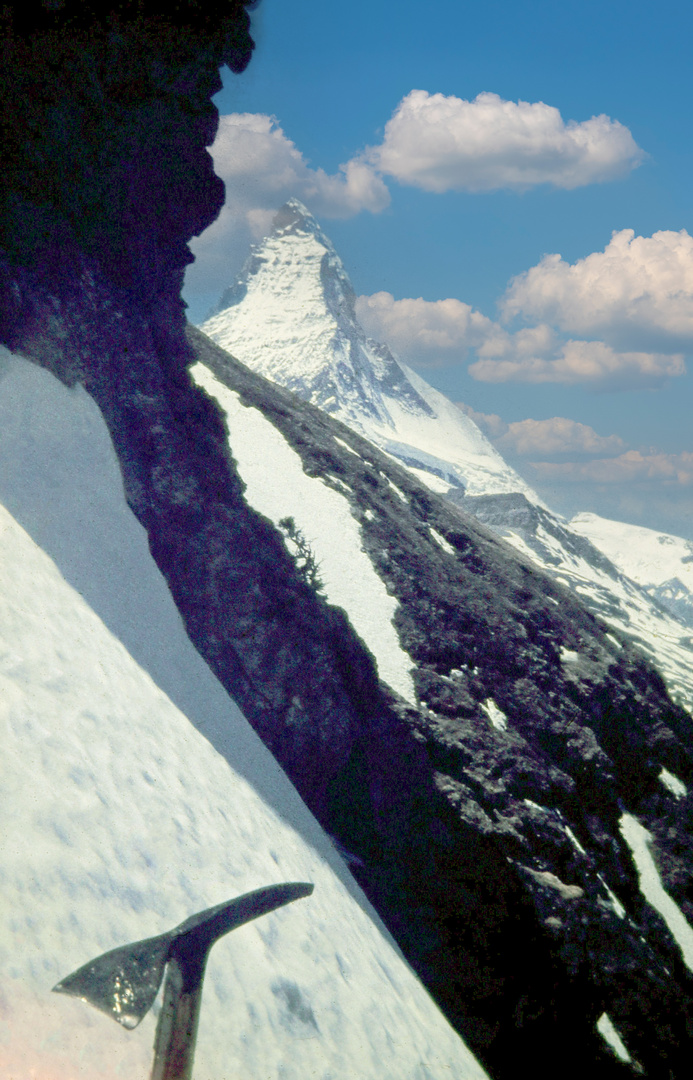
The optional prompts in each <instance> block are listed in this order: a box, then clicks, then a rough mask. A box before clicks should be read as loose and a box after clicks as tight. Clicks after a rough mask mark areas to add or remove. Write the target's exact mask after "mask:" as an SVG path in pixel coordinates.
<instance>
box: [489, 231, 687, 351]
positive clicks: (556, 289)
mask: <svg viewBox="0 0 693 1080" xmlns="http://www.w3.org/2000/svg"><path fill="white" fill-rule="evenodd" d="M503 310H504V313H505V315H506V316H508V317H511V316H514V315H521V316H523V317H524V318H526V319H543V320H546V321H548V322H550V323H552V324H553V325H555V326H558V327H560V329H561V330H564V331H566V332H568V333H571V334H581V335H583V334H584V335H587V336H590V337H592V336H595V337H596V336H599V337H600V338H602V339H603V340H604V341H606V342H607V343H609V344H611V345H613V346H614V347H615V348H622V349H633V348H636V349H644V350H647V351H659V352H686V351H689V350H690V349H691V348H693V237H692V236H690V235H689V234H688V233H687V232H686V230H685V229H681V231H680V232H672V231H662V232H656V233H654V234H653V235H652V236H636V235H635V233H634V231H633V229H623V230H621V231H620V232H614V233H613V235H612V237H611V241H610V242H609V244H607V246H606V247H605V249H604V251H596V252H593V253H592V254H591V255H588V256H587V257H586V258H584V259H579V260H578V261H577V262H575V263H573V264H571V263H567V262H565V261H564V260H563V259H562V258H561V256H560V255H545V256H544V258H543V259H542V260H541V262H540V263H538V265H536V266H533V267H532V268H531V269H529V270H527V271H525V273H523V274H520V275H519V277H516V278H514V279H513V281H512V282H511V283H510V286H509V288H508V291H507V293H506V296H505V299H504V303H503Z"/></svg>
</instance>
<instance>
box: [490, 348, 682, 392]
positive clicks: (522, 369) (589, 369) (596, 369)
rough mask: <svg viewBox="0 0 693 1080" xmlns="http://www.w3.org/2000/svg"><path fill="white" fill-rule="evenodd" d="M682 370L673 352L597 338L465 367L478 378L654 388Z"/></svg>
mask: <svg viewBox="0 0 693 1080" xmlns="http://www.w3.org/2000/svg"><path fill="white" fill-rule="evenodd" d="M685 371H686V367H685V364H684V359H683V356H682V355H681V354H679V353H677V354H675V355H673V356H671V355H668V354H666V353H647V352H617V351H616V350H614V349H612V348H611V346H610V345H606V344H604V342H602V341H566V342H565V343H564V344H562V345H561V346H560V347H559V348H558V350H557V353H556V354H555V355H553V356H548V357H546V356H515V357H512V358H510V359H502V360H493V359H490V360H485V359H484V360H477V361H476V362H475V363H473V364H471V365H470V367H469V374H470V375H471V376H472V378H474V379H478V380H479V382H487V383H504V382H523V383H534V384H538V383H559V384H562V385H563V386H587V387H592V388H593V389H599V390H632V389H635V388H638V389H656V388H657V387H660V386H662V385H663V384H664V383H665V382H666V381H667V380H668V379H670V378H671V377H672V376H676V375H683V374H685Z"/></svg>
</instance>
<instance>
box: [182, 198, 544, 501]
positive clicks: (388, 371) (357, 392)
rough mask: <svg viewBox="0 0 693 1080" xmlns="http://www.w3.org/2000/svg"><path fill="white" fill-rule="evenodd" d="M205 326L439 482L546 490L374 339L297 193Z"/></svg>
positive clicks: (477, 488)
mask: <svg viewBox="0 0 693 1080" xmlns="http://www.w3.org/2000/svg"><path fill="white" fill-rule="evenodd" d="M201 329H202V330H203V331H204V332H205V333H206V334H207V335H208V336H209V337H211V338H212V339H213V340H214V341H216V342H217V344H219V345H221V346H222V348H225V349H228V351H229V352H231V353H232V354H233V355H234V356H235V357H236V358H237V359H238V360H240V361H241V363H244V364H246V365H247V366H248V367H250V368H252V369H253V371H257V372H259V373H260V374H261V375H264V376H266V377H267V378H270V379H272V380H273V381H274V382H278V383H280V384H281V385H283V386H286V387H288V389H290V390H293V391H295V392H296V393H298V394H299V395H300V396H301V397H304V398H306V399H307V400H309V401H311V402H312V403H313V404H314V405H318V406H319V407H320V408H322V409H324V410H325V411H326V412H328V413H331V414H332V415H334V416H337V417H338V418H339V419H340V420H343V421H344V422H345V423H347V424H349V425H350V426H351V427H353V428H355V429H356V430H357V431H358V432H359V433H360V434H362V435H364V436H365V437H366V438H368V439H370V440H371V441H372V442H374V443H375V444H376V445H377V446H379V447H381V449H383V450H386V451H387V452H388V453H390V454H392V455H393V456H394V457H395V458H397V459H398V460H399V461H400V463H402V464H404V465H406V466H408V467H410V468H412V469H414V470H416V472H417V475H419V476H420V478H421V479H422V480H424V481H425V482H429V483H430V486H431V487H433V489H434V490H436V491H441V490H442V491H447V490H449V489H450V488H451V487H456V488H460V489H466V490H467V491H468V492H469V493H470V494H480V493H482V492H483V493H485V492H489V491H492V492H509V491H522V492H523V493H524V494H525V495H526V496H527V498H529V499H531V501H533V502H535V503H538V504H541V499H540V498H539V496H538V495H537V494H536V493H535V492H534V491H532V489H531V488H530V487H529V486H528V485H527V484H526V483H525V482H524V481H523V480H522V479H521V477H520V476H518V474H517V473H516V472H515V471H514V469H512V468H510V466H509V465H507V464H506V462H505V461H504V460H503V458H502V457H501V456H500V454H498V452H497V451H496V450H495V449H494V448H493V446H492V445H491V443H490V442H489V441H488V439H487V438H486V437H485V435H483V434H482V432H481V431H480V430H479V428H478V427H477V426H476V424H474V422H473V421H472V420H471V419H470V418H469V417H467V416H466V415H465V414H464V413H462V412H461V411H460V410H459V409H457V408H456V407H455V406H454V405H453V404H452V402H450V401H449V400H448V399H447V398H445V397H444V396H443V395H442V394H440V393H438V391H436V390H434V389H433V388H432V387H430V386H429V385H428V384H427V383H426V382H425V381H424V380H423V379H421V378H420V377H419V376H418V375H416V373H415V372H413V371H412V370H411V369H409V368H408V367H405V366H404V365H403V364H400V363H398V362H397V360H396V359H395V357H394V356H393V355H392V353H391V352H390V350H389V348H388V347H387V346H386V345H382V344H378V343H377V342H375V341H373V340H372V339H371V338H368V337H367V336H366V334H365V332H364V330H363V329H362V327H361V326H360V324H359V322H358V320H357V319H356V316H355V314H354V291H353V288H352V286H351V283H350V281H349V278H348V276H347V274H346V271H345V270H344V267H343V265H342V262H341V260H340V259H339V256H338V255H337V253H336V251H335V249H334V247H333V246H332V244H331V243H330V241H329V240H328V239H327V237H326V236H325V235H324V233H323V232H322V230H321V229H320V227H319V226H318V224H317V222H316V221H315V219H314V218H313V217H312V216H311V215H310V214H309V212H308V211H307V210H306V208H305V207H304V206H303V205H302V204H301V203H300V202H299V201H298V200H297V199H291V200H290V201H289V202H288V203H287V204H286V206H285V207H283V208H282V210H281V211H280V212H279V214H278V215H277V217H276V219H275V226H274V230H273V232H272V233H271V235H270V236H268V237H267V238H266V239H265V240H263V241H262V242H261V243H260V244H258V245H256V246H255V248H254V249H253V253H252V255H251V256H250V258H249V260H248V262H247V263H246V266H245V268H244V270H243V273H242V274H241V276H240V278H239V279H238V281H237V282H236V283H235V284H234V285H232V286H231V287H230V288H229V289H227V290H226V292H225V293H224V295H223V297H222V299H221V301H220V303H219V304H218V305H217V308H216V309H215V311H214V313H213V314H212V315H211V316H210V317H209V318H208V319H207V320H206V321H205V322H204V323H203V324H202V326H201Z"/></svg>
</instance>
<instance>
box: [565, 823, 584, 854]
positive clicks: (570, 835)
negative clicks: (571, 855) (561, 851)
mask: <svg viewBox="0 0 693 1080" xmlns="http://www.w3.org/2000/svg"><path fill="white" fill-rule="evenodd" d="M563 830H564V832H565V834H566V836H567V837H568V839H569V840H570V842H571V844H572V845H573V847H575V848H576V849H577V851H579V852H580V854H581V855H585V854H586V852H585V849H584V847H583V846H582V844H581V843H580V841H579V840H578V838H577V836H576V835H575V833H574V832H573V830H572V829H570V828H568V826H567V825H564V826H563Z"/></svg>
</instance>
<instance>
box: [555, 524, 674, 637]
mask: <svg viewBox="0 0 693 1080" xmlns="http://www.w3.org/2000/svg"><path fill="white" fill-rule="evenodd" d="M570 527H571V528H572V529H574V530H575V532H577V533H580V535H581V536H586V537H587V538H588V539H589V540H591V542H592V543H593V544H594V546H595V547H597V548H599V550H600V551H603V552H604V554H605V555H606V556H607V558H609V559H610V560H611V562H612V563H613V564H614V566H617V567H618V568H619V570H620V571H621V572H622V573H623V574H626V575H627V576H628V577H629V578H631V579H632V580H633V581H637V583H638V584H639V585H642V586H643V588H644V589H646V590H647V592H648V593H649V594H650V596H652V597H654V599H656V600H658V601H659V603H660V604H662V606H663V607H665V608H668V609H669V611H671V612H672V613H673V614H674V615H676V616H677V617H678V618H679V619H681V620H682V621H684V622H687V623H688V625H689V626H690V627H691V628H693V543H691V541H690V540H684V539H683V537H681V536H671V535H670V534H669V533H662V532H657V531H656V530H655V529H645V528H643V527H642V526H641V525H628V524H626V523H625V522H623V521H610V520H608V519H607V518H603V517H599V516H598V515H597V514H589V513H583V514H576V515H575V517H573V518H572V519H571V521H570Z"/></svg>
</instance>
